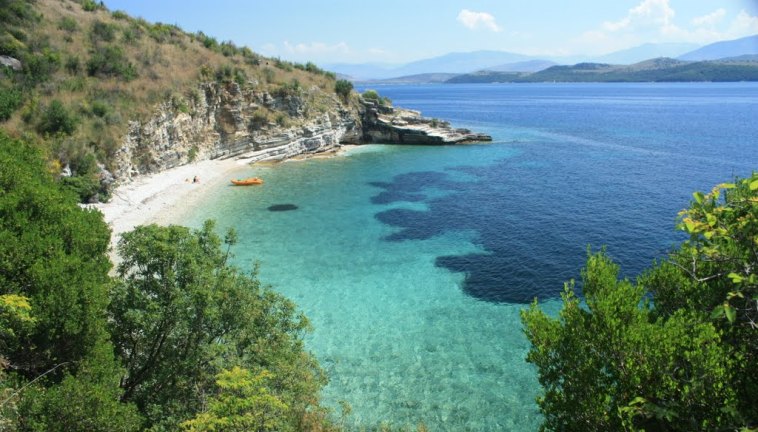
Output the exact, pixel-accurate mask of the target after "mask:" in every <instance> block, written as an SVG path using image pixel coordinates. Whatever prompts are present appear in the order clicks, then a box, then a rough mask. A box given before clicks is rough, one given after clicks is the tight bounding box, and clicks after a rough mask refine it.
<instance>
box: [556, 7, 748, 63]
mask: <svg viewBox="0 0 758 432" xmlns="http://www.w3.org/2000/svg"><path fill="white" fill-rule="evenodd" d="M675 17H676V11H674V9H673V8H672V7H671V5H670V0H640V3H639V4H638V5H637V6H635V7H633V8H631V9H629V11H628V12H627V14H626V15H625V16H623V17H620V18H619V19H616V20H609V21H605V22H603V23H601V24H600V25H599V26H598V27H596V28H594V29H589V30H587V31H585V32H583V33H581V34H580V35H578V36H577V37H575V38H573V39H572V40H571V41H569V45H570V46H571V50H572V51H574V52H577V53H582V54H590V55H593V54H595V55H596V54H603V53H608V52H611V51H616V50H620V49H625V48H631V47H634V46H637V45H642V44H644V43H651V42H652V43H665V42H676V43H682V42H685V43H695V44H703V45H704V44H709V43H713V42H717V41H722V40H730V39H737V38H740V37H745V36H749V35H753V34H758V16H752V15H750V13H749V12H747V11H746V10H744V9H743V10H741V11H740V12H739V13H737V14H736V15H735V14H730V13H729V12H728V11H727V10H726V9H725V8H718V9H716V10H714V11H713V12H711V13H709V14H706V15H703V16H699V17H696V18H693V19H692V20H691V21H690V22H688V23H687V22H685V23H676V21H675Z"/></svg>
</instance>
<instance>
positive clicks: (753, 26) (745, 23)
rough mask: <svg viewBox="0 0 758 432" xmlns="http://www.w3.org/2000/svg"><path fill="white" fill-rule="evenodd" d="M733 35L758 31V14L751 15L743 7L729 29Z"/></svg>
mask: <svg viewBox="0 0 758 432" xmlns="http://www.w3.org/2000/svg"><path fill="white" fill-rule="evenodd" d="M728 32H729V34H730V35H732V36H733V37H742V36H749V35H751V34H756V33H758V16H752V15H750V14H749V13H748V12H747V11H746V10H745V9H742V10H741V11H740V13H738V14H737V17H736V18H735V19H734V21H732V23H731V25H730V26H729V30H728Z"/></svg>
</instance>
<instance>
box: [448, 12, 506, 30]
mask: <svg viewBox="0 0 758 432" xmlns="http://www.w3.org/2000/svg"><path fill="white" fill-rule="evenodd" d="M457 20H458V22H460V23H461V24H463V25H464V26H465V27H467V28H469V29H471V30H479V29H485V30H490V31H493V32H500V31H502V30H503V29H502V28H501V27H500V26H499V25H497V22H495V17H494V16H492V14H489V13H487V12H474V11H470V10H468V9H463V10H461V11H460V12H459V13H458V18H457Z"/></svg>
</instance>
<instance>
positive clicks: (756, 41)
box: [678, 35, 758, 61]
mask: <svg viewBox="0 0 758 432" xmlns="http://www.w3.org/2000/svg"><path fill="white" fill-rule="evenodd" d="M743 55H758V35H755V36H748V37H745V38H742V39H737V40H732V41H724V42H716V43H712V44H710V45H706V46H704V47H702V48H699V49H696V50H694V51H691V52H688V53H687V54H684V55H681V56H679V57H678V58H679V60H689V61H700V60H717V59H721V58H726V57H739V56H743Z"/></svg>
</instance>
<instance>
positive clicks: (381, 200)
mask: <svg viewBox="0 0 758 432" xmlns="http://www.w3.org/2000/svg"><path fill="white" fill-rule="evenodd" d="M425 199H426V195H424V194H419V193H408V192H399V191H384V192H382V193H380V194H378V195H375V196H373V197H371V203H372V204H392V203H394V202H401V201H404V202H421V201H423V200H425Z"/></svg>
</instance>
